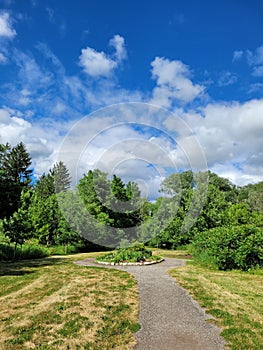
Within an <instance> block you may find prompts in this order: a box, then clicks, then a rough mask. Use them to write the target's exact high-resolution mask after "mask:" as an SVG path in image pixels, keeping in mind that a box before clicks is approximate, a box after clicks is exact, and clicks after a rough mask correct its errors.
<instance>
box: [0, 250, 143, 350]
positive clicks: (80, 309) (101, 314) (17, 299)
mask: <svg viewBox="0 0 263 350" xmlns="http://www.w3.org/2000/svg"><path fill="white" fill-rule="evenodd" d="M91 256H92V255H91V254H78V255H74V256H66V257H50V258H45V259H40V260H34V261H33V260H31V261H23V262H16V263H0V334H1V337H0V349H1V350H8V349H12V350H16V349H43V350H44V349H45V350H49V349H50V350H51V349H93V350H96V349H130V348H132V347H133V345H134V344H135V343H136V341H135V337H134V335H133V333H134V332H136V331H137V330H138V329H139V325H138V323H137V320H138V313H139V307H138V292H137V285H136V282H135V280H134V278H133V277H132V276H131V275H129V274H128V273H126V272H124V271H118V270H114V269H105V268H101V267H98V268H97V267H94V268H93V267H85V266H78V265H76V264H73V261H74V260H82V259H84V258H87V257H91Z"/></svg>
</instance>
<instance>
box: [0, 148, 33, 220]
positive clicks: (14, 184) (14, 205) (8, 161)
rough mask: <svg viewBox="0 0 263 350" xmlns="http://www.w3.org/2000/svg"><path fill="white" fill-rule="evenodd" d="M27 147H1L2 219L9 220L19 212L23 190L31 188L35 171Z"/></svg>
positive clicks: (0, 209)
mask: <svg viewBox="0 0 263 350" xmlns="http://www.w3.org/2000/svg"><path fill="white" fill-rule="evenodd" d="M30 165H31V158H30V155H29V153H28V152H27V151H26V148H25V145H24V144H23V143H22V142H20V143H19V144H17V145H16V146H15V147H11V146H10V145H9V144H6V145H0V190H1V197H2V198H1V202H0V219H1V218H4V217H6V218H9V217H10V216H11V215H12V214H13V213H14V212H15V211H17V210H18V207H19V204H20V196H21V193H22V190H23V189H25V188H29V187H30V184H31V179H32V174H33V170H32V169H30Z"/></svg>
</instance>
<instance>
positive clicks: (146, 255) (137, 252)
mask: <svg viewBox="0 0 263 350" xmlns="http://www.w3.org/2000/svg"><path fill="white" fill-rule="evenodd" d="M96 260H97V261H105V262H112V263H114V264H119V263H125V262H127V263H128V262H134V263H136V262H146V261H159V260H161V257H160V256H156V255H152V251H151V250H148V249H146V248H145V246H144V244H142V243H135V244H133V245H131V246H130V247H128V248H119V249H116V250H115V251H114V252H111V253H108V254H105V255H103V256H99V257H98V258H97V259H96Z"/></svg>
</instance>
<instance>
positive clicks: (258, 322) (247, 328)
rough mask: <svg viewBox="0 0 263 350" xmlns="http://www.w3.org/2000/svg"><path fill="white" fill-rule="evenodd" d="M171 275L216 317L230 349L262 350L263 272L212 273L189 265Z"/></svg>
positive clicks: (194, 265)
mask: <svg viewBox="0 0 263 350" xmlns="http://www.w3.org/2000/svg"><path fill="white" fill-rule="evenodd" d="M170 274H171V275H172V276H173V277H175V278H176V280H177V281H178V282H179V283H180V285H182V286H183V287H184V288H186V289H187V290H188V291H189V292H190V294H191V295H192V296H193V297H194V299H196V300H198V301H199V303H200V305H201V306H203V307H205V308H206V309H207V311H208V313H210V314H212V315H213V316H215V317H216V319H217V321H216V323H217V325H219V326H220V327H221V328H222V330H223V331H222V333H221V334H222V336H223V337H224V338H225V339H226V340H227V341H228V343H229V348H230V349H233V350H242V349H244V350H249V349H251V350H252V349H253V350H256V349H258V350H259V349H261V350H262V349H263V345H262V344H263V272H262V270H261V271H260V270H258V271H254V272H250V273H248V272H239V271H227V272H224V271H213V270H209V269H207V268H204V267H200V266H198V265H196V264H193V263H188V264H186V265H185V266H183V267H180V268H178V269H173V270H171V271H170Z"/></svg>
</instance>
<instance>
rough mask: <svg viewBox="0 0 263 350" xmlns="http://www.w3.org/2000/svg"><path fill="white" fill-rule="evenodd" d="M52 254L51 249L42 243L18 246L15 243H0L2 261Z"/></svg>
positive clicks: (37, 257)
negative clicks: (41, 244)
mask: <svg viewBox="0 0 263 350" xmlns="http://www.w3.org/2000/svg"><path fill="white" fill-rule="evenodd" d="M49 255H50V251H49V250H48V249H47V248H46V247H43V246H40V245H32V244H24V245H23V246H22V247H21V246H18V247H17V248H16V252H15V247H14V245H13V244H0V261H10V260H14V259H15V260H27V259H40V258H44V257H46V256H49Z"/></svg>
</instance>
